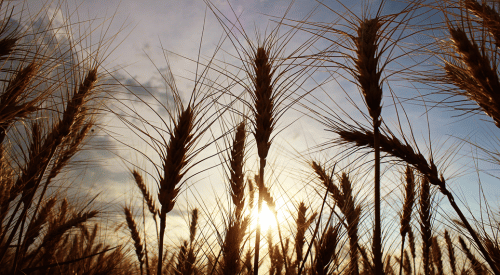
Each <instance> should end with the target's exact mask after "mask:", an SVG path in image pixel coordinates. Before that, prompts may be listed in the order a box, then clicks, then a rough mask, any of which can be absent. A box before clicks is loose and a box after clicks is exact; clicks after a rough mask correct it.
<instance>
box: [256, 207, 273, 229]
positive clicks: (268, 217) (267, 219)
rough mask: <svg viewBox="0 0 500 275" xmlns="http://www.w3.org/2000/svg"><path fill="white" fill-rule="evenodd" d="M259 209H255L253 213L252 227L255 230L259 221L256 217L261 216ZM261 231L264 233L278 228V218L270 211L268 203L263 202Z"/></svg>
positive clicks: (260, 220)
mask: <svg viewBox="0 0 500 275" xmlns="http://www.w3.org/2000/svg"><path fill="white" fill-rule="evenodd" d="M258 212H259V211H258V209H257V207H254V209H253V211H252V215H253V217H254V218H253V219H252V226H253V227H254V228H257V219H256V217H257V216H258V215H259V213H258ZM259 222H260V229H261V230H262V231H263V232H266V231H267V230H269V229H273V228H274V227H276V218H275V217H274V214H273V212H272V211H271V210H269V207H267V204H266V202H262V209H261V211H260V219H259Z"/></svg>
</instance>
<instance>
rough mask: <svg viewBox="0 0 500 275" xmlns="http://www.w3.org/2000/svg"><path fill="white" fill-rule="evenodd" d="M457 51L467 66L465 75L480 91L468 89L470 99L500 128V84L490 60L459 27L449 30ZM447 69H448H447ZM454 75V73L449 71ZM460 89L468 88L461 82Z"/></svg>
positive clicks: (458, 84) (449, 72)
mask: <svg viewBox="0 0 500 275" xmlns="http://www.w3.org/2000/svg"><path fill="white" fill-rule="evenodd" d="M449 32H450V35H451V38H452V42H453V45H454V47H455V50H456V51H457V52H458V53H459V54H460V60H461V62H463V63H464V64H465V65H466V69H465V71H466V72H464V73H465V74H469V75H470V76H471V77H472V78H473V80H474V81H473V82H472V83H476V85H478V86H479V88H480V89H475V90H474V89H467V90H466V91H467V95H468V97H469V98H470V99H472V100H474V101H476V103H477V104H478V105H479V106H480V107H481V108H482V109H483V111H484V112H485V113H486V114H487V115H488V116H490V117H491V118H493V120H494V121H495V124H496V125H497V127H500V94H499V93H498V91H499V90H500V82H499V79H498V74H497V73H496V70H495V69H494V68H492V67H491V64H490V60H489V59H488V58H487V57H485V56H484V55H483V54H481V50H480V49H479V46H478V45H477V44H476V42H475V41H474V40H472V41H471V40H470V39H469V38H468V37H467V34H466V32H465V31H464V30H462V29H461V28H459V27H456V28H453V27H450V28H449ZM445 69H446V67H445ZM447 73H448V74H452V73H453V71H447ZM452 79H453V80H455V78H452ZM456 84H457V86H459V87H460V88H467V87H468V86H464V85H463V84H461V83H460V82H458V83H456Z"/></svg>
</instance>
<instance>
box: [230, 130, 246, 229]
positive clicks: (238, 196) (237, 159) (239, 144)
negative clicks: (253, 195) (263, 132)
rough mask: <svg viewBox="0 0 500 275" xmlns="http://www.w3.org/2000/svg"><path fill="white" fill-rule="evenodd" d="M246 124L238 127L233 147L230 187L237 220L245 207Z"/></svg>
mask: <svg viewBox="0 0 500 275" xmlns="http://www.w3.org/2000/svg"><path fill="white" fill-rule="evenodd" d="M245 138H246V131H245V122H244V121H243V122H241V123H240V124H239V125H238V127H236V133H235V135H234V139H233V147H232V148H231V158H230V161H229V162H230V175H231V176H230V179H229V182H230V185H231V198H232V200H233V204H234V205H235V206H236V211H235V213H236V215H235V216H236V219H240V218H241V214H242V212H243V207H244V206H245V199H244V195H245V184H244V180H245V174H244V172H243V166H244V161H245Z"/></svg>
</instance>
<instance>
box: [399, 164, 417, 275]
mask: <svg viewBox="0 0 500 275" xmlns="http://www.w3.org/2000/svg"><path fill="white" fill-rule="evenodd" d="M405 181H406V184H405V198H404V203H403V214H402V215H401V230H400V234H401V239H402V241H401V255H403V250H404V245H405V240H406V238H405V237H406V234H407V233H408V231H409V230H410V221H411V212H412V209H413V202H414V200H415V193H414V192H415V176H414V175H413V170H412V169H411V168H410V166H406V172H405ZM402 269H403V257H402V256H401V259H400V263H399V275H401V274H402V272H403V270H402Z"/></svg>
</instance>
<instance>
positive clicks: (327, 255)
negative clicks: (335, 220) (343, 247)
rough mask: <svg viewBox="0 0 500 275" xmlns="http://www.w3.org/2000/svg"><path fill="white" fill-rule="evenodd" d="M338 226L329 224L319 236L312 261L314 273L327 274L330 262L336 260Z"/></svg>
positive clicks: (318, 274)
mask: <svg viewBox="0 0 500 275" xmlns="http://www.w3.org/2000/svg"><path fill="white" fill-rule="evenodd" d="M339 229H340V226H335V227H333V226H329V227H328V230H327V231H326V232H325V233H324V234H323V236H322V237H321V240H320V242H319V243H318V245H317V248H316V259H315V261H314V274H317V275H327V274H330V273H329V269H330V266H331V264H332V263H335V262H336V261H337V253H336V250H337V245H338V242H339Z"/></svg>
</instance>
